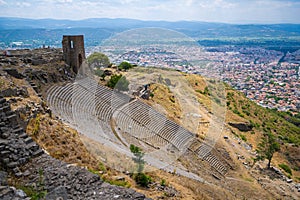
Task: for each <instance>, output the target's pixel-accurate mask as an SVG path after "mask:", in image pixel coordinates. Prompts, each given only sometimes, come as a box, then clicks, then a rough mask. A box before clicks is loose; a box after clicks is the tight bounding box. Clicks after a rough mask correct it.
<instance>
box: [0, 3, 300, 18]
mask: <svg viewBox="0 0 300 200" xmlns="http://www.w3.org/2000/svg"><path fill="white" fill-rule="evenodd" d="M0 5H5V6H0V16H1V15H2V16H14V17H30V18H60V19H62V18H64V19H66V18H67V19H84V18H101V17H105V18H135V19H142V20H168V21H178V20H196V21H213V22H230V23H256V22H258V23H264V22H265V23H283V22H285V23H300V18H299V10H300V1H299V0H243V1H239V0H164V1H162V0H143V1H140V0H23V1H21V0H10V1H7V0H0ZM66 8H67V9H66Z"/></svg>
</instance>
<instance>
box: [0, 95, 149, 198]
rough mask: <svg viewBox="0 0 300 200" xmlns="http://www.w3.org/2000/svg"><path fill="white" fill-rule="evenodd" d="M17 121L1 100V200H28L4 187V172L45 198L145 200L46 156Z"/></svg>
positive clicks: (131, 192) (24, 195) (18, 191)
mask: <svg viewBox="0 0 300 200" xmlns="http://www.w3.org/2000/svg"><path fill="white" fill-rule="evenodd" d="M17 118H18V116H17V115H16V113H15V112H13V111H11V109H10V104H9V102H7V101H6V100H5V99H4V98H3V97H0V154H1V157H0V164H1V165H0V169H2V170H3V171H1V172H0V183H1V185H0V199H29V198H28V197H27V196H26V194H25V193H24V192H23V191H22V190H18V189H16V188H15V187H11V186H8V185H7V181H6V177H7V172H8V173H9V174H10V176H13V177H14V178H17V179H19V180H20V182H19V184H22V185H23V186H24V187H30V188H35V189H36V190H38V192H41V191H42V192H45V194H46V196H45V198H46V199H105V200H106V199H146V198H145V196H144V195H143V194H140V193H137V192H136V191H134V190H132V189H127V188H121V187H118V186H112V185H109V184H108V183H105V182H103V180H101V179H100V177H99V176H98V175H95V174H93V173H90V172H89V171H87V170H86V169H85V168H82V167H77V166H73V165H69V164H67V163H64V162H62V161H60V160H57V159H54V158H52V157H50V156H49V155H47V154H45V153H44V151H43V150H42V149H41V148H40V147H39V146H38V145H37V144H36V143H35V142H34V141H33V140H32V138H31V137H29V136H28V135H27V134H26V133H25V132H24V130H23V129H22V128H21V127H20V125H19V123H18V119H17ZM41 187H42V188H41Z"/></svg>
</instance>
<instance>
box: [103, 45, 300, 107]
mask: <svg viewBox="0 0 300 200" xmlns="http://www.w3.org/2000/svg"><path fill="white" fill-rule="evenodd" d="M118 48H119V47H110V48H108V49H106V52H105V53H106V54H107V55H108V56H109V57H110V58H111V60H112V62H114V63H120V62H122V61H123V60H126V61H128V62H130V63H132V64H135V65H138V66H152V67H153V66H154V67H162V68H172V69H176V70H179V71H183V72H187V73H194V74H201V75H204V76H205V77H210V78H218V79H221V80H223V81H225V82H226V83H228V84H229V85H231V86H232V87H233V88H235V89H237V90H239V91H241V92H243V93H244V94H245V95H246V96H247V97H248V98H249V99H251V100H253V101H255V102H257V104H259V105H261V106H263V107H267V108H270V109H277V110H279V111H292V112H299V109H300V90H299V89H300V82H299V76H300V70H299V69H300V50H298V51H294V52H292V53H290V52H287V53H283V52H280V51H275V50H268V49H264V48H261V47H227V46H222V47H207V48H204V49H202V50H201V51H199V49H198V48H195V47H194V48H186V47H178V46H176V49H175V48H173V49H172V47H169V48H168V50H165V49H163V50H162V49H161V48H160V47H155V48H148V49H147V48H143V49H140V48H137V49H132V48H131V49H130V51H128V52H126V53H124V54H122V56H119V55H118V56H114V54H113V53H111V52H114V51H115V50H116V49H118ZM178 48H181V49H178ZM199 48H200V47H199ZM174 52H180V53H181V55H179V54H176V53H174ZM195 52H197V53H196V54H197V55H196V56H195V55H193V56H194V57H197V58H191V61H190V60H188V59H189V58H190V57H189V56H190V55H191V54H193V53H195ZM184 54H185V55H187V56H186V58H183V57H184V56H183V55H184ZM195 59H197V61H198V62H196V64H192V62H193V61H192V60H195Z"/></svg>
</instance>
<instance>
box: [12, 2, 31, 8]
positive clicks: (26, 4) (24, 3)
mask: <svg viewBox="0 0 300 200" xmlns="http://www.w3.org/2000/svg"><path fill="white" fill-rule="evenodd" d="M15 5H16V6H18V7H29V6H31V4H30V3H28V2H16V4H15Z"/></svg>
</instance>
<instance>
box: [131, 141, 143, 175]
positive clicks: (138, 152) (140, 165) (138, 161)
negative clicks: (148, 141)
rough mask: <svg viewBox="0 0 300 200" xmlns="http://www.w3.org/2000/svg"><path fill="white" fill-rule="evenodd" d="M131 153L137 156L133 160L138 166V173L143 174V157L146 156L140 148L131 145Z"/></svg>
mask: <svg viewBox="0 0 300 200" xmlns="http://www.w3.org/2000/svg"><path fill="white" fill-rule="evenodd" d="M130 151H131V153H133V155H134V156H135V157H134V158H132V159H133V161H134V162H135V163H136V164H137V172H138V173H141V172H142V171H143V170H144V164H145V161H144V159H143V156H144V155H145V154H144V153H143V152H142V151H141V149H140V148H139V147H137V146H134V145H133V144H131V145H130Z"/></svg>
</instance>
